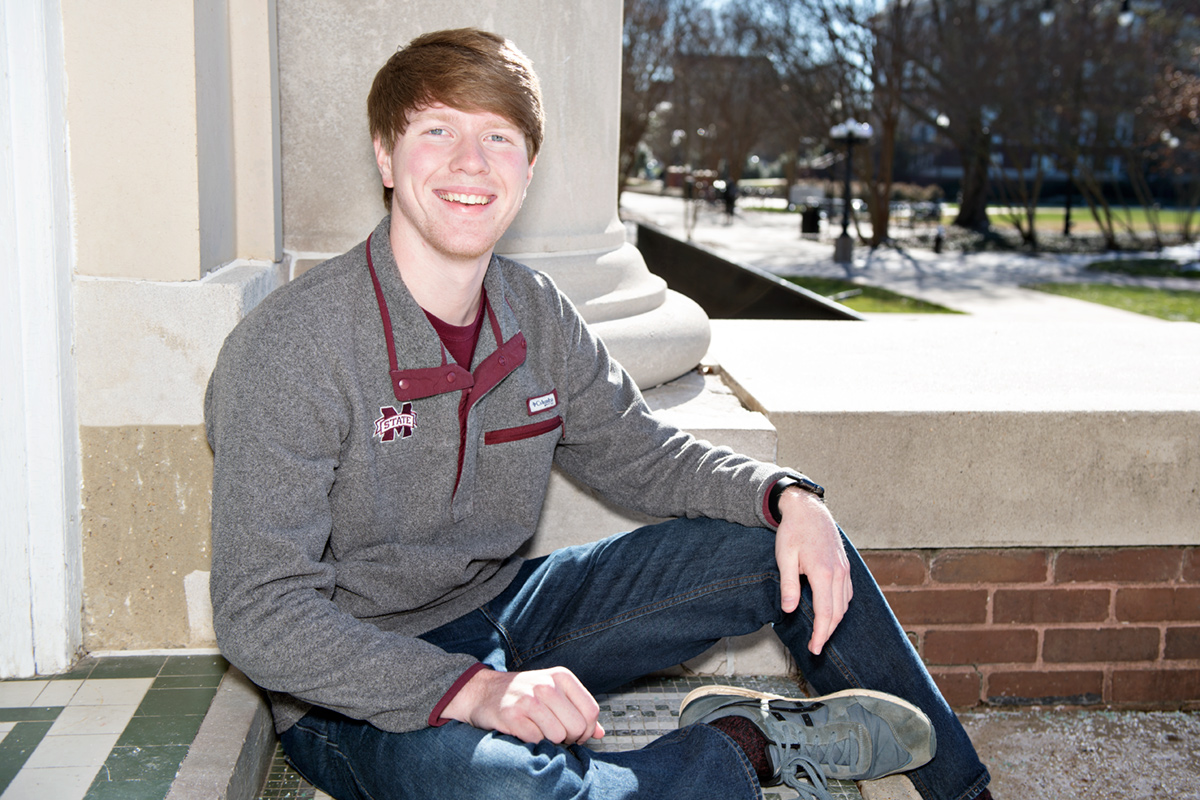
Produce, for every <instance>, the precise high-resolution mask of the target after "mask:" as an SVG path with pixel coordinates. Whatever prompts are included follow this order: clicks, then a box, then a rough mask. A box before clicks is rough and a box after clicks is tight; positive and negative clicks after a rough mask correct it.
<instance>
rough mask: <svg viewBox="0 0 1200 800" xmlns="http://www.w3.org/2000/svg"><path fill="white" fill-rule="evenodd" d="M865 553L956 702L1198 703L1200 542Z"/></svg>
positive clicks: (948, 696)
mask: <svg viewBox="0 0 1200 800" xmlns="http://www.w3.org/2000/svg"><path fill="white" fill-rule="evenodd" d="M863 557H864V559H865V560H866V562H867V564H868V566H869V567H870V568H871V571H872V572H873V573H874V574H875V578H876V580H877V581H878V582H879V584H880V586H881V587H882V588H883V591H884V594H885V595H886V596H887V598H888V601H889V602H890V603H891V604H892V608H893V610H894V611H895V612H896V616H897V617H898V618H899V619H900V622H901V624H902V625H903V626H904V629H905V630H906V631H908V632H909V636H910V637H911V638H912V639H913V641H914V643H915V644H916V646H917V649H918V650H919V652H920V653H921V656H922V657H923V658H924V659H925V663H926V664H927V665H928V666H929V670H930V672H931V673H932V674H933V677H934V679H935V680H936V681H937V683H938V685H939V686H940V687H941V689H942V692H943V693H944V694H945V695H946V699H947V700H949V702H950V704H951V705H953V706H955V707H959V708H961V707H968V706H974V705H979V704H989V705H1032V704H1058V703H1065V704H1082V705H1088V704H1101V703H1102V704H1111V705H1116V706H1129V707H1167V708H1192V709H1195V708H1200V548H1196V547H1129V548H1077V549H1050V548H1047V549H1001V550H888V551H882V550H877V551H866V552H864V553H863Z"/></svg>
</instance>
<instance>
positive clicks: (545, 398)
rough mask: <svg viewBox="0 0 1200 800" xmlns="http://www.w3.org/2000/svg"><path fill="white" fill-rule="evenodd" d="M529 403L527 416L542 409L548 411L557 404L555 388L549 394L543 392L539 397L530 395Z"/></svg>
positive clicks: (538, 412) (540, 411)
mask: <svg viewBox="0 0 1200 800" xmlns="http://www.w3.org/2000/svg"><path fill="white" fill-rule="evenodd" d="M528 403H529V416H531V417H532V416H533V415H534V414H540V413H542V412H543V411H549V410H550V409H552V408H555V407H557V406H558V391H557V390H555V391H553V392H551V393H550V394H544V395H542V396H541V397H531V398H529V400H528Z"/></svg>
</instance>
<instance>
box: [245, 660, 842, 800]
mask: <svg viewBox="0 0 1200 800" xmlns="http://www.w3.org/2000/svg"><path fill="white" fill-rule="evenodd" d="M713 683H726V684H735V685H737V686H744V687H746V688H748V689H756V690H758V691H762V692H773V693H775V694H783V695H790V696H795V695H796V692H797V688H798V687H797V685H796V683H795V681H791V680H789V679H787V678H782V677H779V678H737V677H735V678H722V679H721V680H719V681H718V680H717V679H714V678H650V679H646V680H642V681H637V682H636V683H632V684H629V685H628V686H624V687H622V688H621V689H618V690H617V691H615V692H611V693H609V694H606V695H599V696H597V698H596V700H597V701H598V702H599V703H600V724H601V725H602V726H603V727H604V730H605V731H606V735H605V737H604V738H603V739H602V740H600V741H599V742H596V741H593V742H592V744H591V746H592V747H593V748H594V749H596V750H601V751H603V750H632V749H635V748H638V747H641V746H643V745H645V744H648V743H650V742H651V741H652V740H654V739H656V738H658V737H659V736H662V735H663V734H665V733H669V732H671V731H673V730H675V729H676V728H677V727H678V726H679V704H680V702H681V701H682V700H683V698H684V697H685V696H686V695H687V693H688V692H690V691H691V690H692V689H695V688H696V687H698V686H706V685H709V684H713ZM829 788H830V791H831V793H832V794H833V797H834V800H860V799H861V797H862V795H860V794H859V791H858V788H857V787H856V786H855V784H854V782H853V781H830V787H829ZM794 797H796V793H795V792H794V791H792V790H791V789H787V788H780V787H774V788H770V789H767V790H766V791H765V792H764V800H788V799H789V798H794ZM326 798H328V795H326V794H325V793H323V792H320V791H318V790H315V789H314V788H313V787H312V786H311V785H310V784H309V783H308V782H307V781H305V780H304V779H303V778H301V777H300V776H299V775H298V774H297V773H296V772H295V770H293V769H292V768H291V767H289V766H288V764H287V762H286V761H285V760H284V758H283V753H282V751H281V750H278V749H277V750H276V753H275V760H274V761H273V762H272V764H271V772H270V775H269V776H268V779H267V784H266V787H265V788H264V789H263V792H262V794H261V795H260V796H259V800H325V799H326Z"/></svg>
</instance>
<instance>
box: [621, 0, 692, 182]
mask: <svg viewBox="0 0 1200 800" xmlns="http://www.w3.org/2000/svg"><path fill="white" fill-rule="evenodd" d="M681 6H682V0H625V22H624V32H623V36H622V53H621V144H620V165H621V166H620V169H621V171H620V176H619V181H620V183H619V187H620V189H621V190H623V189H624V188H625V182H626V181H627V180H628V179H629V177H630V176H632V175H633V172H634V170H635V169H636V165H637V149H638V145H639V144H640V143H641V142H642V140H643V138H644V137H645V136H646V133H647V130H648V129H649V127H650V123H651V120H652V119H653V118H654V115H655V113H656V111H657V109H659V107H660V106H661V105H662V104H663V103H664V102H665V101H666V99H667V97H668V95H669V93H670V90H671V78H672V75H671V65H672V62H673V61H674V58H675V29H676V22H677V20H678V17H679V14H680V9H681Z"/></svg>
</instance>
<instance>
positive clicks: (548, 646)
mask: <svg viewBox="0 0 1200 800" xmlns="http://www.w3.org/2000/svg"><path fill="white" fill-rule="evenodd" d="M764 580H770V581H776V582H778V580H779V579H778V576H777V575H776V574H775V573H774V572H761V573H758V574H755V575H744V576H742V577H740V578H737V579H731V580H726V581H720V582H718V583H710V584H705V585H704V586H698V587H696V588H695V589H692V590H690V591H688V592H685V593H682V594H677V595H672V596H671V597H664V598H663V599H661V600H658V601H656V602H654V603H649V604H647V605H643V606H639V607H638V608H632V609H629V610H627V611H624V612H622V613H621V614H617V615H615V616H612V617H609V618H607V619H603V620H598V621H596V622H593V623H592V624H590V625H588V626H586V627H584V628H578V629H576V630H572V631H567V632H565V633H562V634H560V635H559V636H557V637H555V638H554V639H552V640H550V641H548V642H543V643H541V644H540V646H538V647H536V648H533V649H531V650H527V651H524V652H522V651H518V650H517V648H516V646H515V644H514V643H513V641H512V639H511V638H510V637H509V634H508V631H507V630H506V629H505V628H504V626H503V625H502V624H501V623H500V622H499V621H497V620H495V619H494V618H492V616H491V615H490V614H487V616H488V619H490V620H491V621H492V624H493V625H495V626H496V628H497V629H498V630H499V631H500V635H501V636H503V637H504V641H505V643H506V644H507V645H508V648H509V651H510V652H511V653H512V656H513V666H514V667H515V666H520V664H522V663H523V662H525V661H528V660H530V659H532V658H536V657H538V656H541V655H544V654H546V653H548V652H550V651H551V650H553V649H555V648H556V647H560V646H561V645H564V644H567V643H568V642H572V641H575V640H577V639H583V638H586V637H588V636H591V635H593V634H595V633H598V632H600V631H603V630H607V629H609V628H612V627H615V626H617V625H619V624H623V623H626V622H630V621H632V620H634V619H637V618H639V617H644V616H648V615H650V614H653V613H656V612H658V611H662V610H664V609H667V608H671V607H672V606H677V605H681V604H683V603H687V602H690V601H692V600H695V599H696V598H698V597H704V596H707V595H711V594H716V593H717V592H722V591H726V590H728V589H736V588H739V587H741V586H750V585H753V584H756V583H762V582H763V581H764ZM486 613H487V612H486V611H485V614H486Z"/></svg>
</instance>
